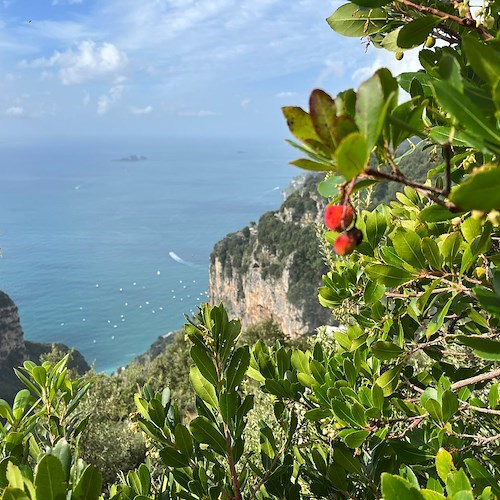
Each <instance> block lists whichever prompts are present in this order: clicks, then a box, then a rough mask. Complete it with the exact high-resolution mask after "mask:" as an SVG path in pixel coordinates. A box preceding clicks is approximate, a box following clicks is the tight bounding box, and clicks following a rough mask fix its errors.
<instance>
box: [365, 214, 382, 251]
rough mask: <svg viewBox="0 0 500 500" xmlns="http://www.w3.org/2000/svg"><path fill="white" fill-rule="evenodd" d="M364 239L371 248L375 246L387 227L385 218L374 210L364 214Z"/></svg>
mask: <svg viewBox="0 0 500 500" xmlns="http://www.w3.org/2000/svg"><path fill="white" fill-rule="evenodd" d="M365 225H366V239H367V241H368V243H369V244H370V246H371V247H372V248H375V247H376V246H377V245H378V244H379V243H380V241H381V240H382V238H383V237H384V234H385V231H386V229H387V218H386V217H385V216H384V215H383V214H381V213H380V212H378V211H376V210H374V211H373V212H370V213H369V214H368V215H367V216H366V221H365Z"/></svg>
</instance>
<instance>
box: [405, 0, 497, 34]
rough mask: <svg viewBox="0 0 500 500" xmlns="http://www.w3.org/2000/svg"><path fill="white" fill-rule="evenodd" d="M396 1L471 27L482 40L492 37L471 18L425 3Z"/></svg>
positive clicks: (406, 0)
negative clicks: (449, 12)
mask: <svg viewBox="0 0 500 500" xmlns="http://www.w3.org/2000/svg"><path fill="white" fill-rule="evenodd" d="M398 1H399V2H400V3H402V4H403V5H406V6H407V7H411V8H412V9H414V10H417V11H418V12H424V13H425V14H432V15H434V16H438V17H440V18H442V19H443V21H446V20H447V19H449V20H450V21H453V22H454V23H456V24H458V25H460V26H465V27H466V28H471V29H473V30H475V31H477V32H478V33H479V34H480V35H481V36H482V37H483V39H484V40H491V39H492V38H493V36H492V35H490V34H489V33H488V32H487V31H486V30H485V29H484V28H482V27H481V26H476V23H475V21H474V19H472V18H469V17H466V18H462V17H458V16H455V15H453V14H448V13H447V12H443V11H442V10H439V9H435V8H433V7H427V6H426V5H418V4H416V3H413V2H411V1H410V0H398Z"/></svg>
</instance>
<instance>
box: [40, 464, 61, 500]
mask: <svg viewBox="0 0 500 500" xmlns="http://www.w3.org/2000/svg"><path fill="white" fill-rule="evenodd" d="M35 489H36V498H37V500H65V499H66V481H65V479H64V471H63V467H62V464H61V462H60V460H59V459H58V458H56V457H54V456H52V455H45V456H44V457H43V458H42V459H41V460H40V462H38V465H37V467H36V474H35Z"/></svg>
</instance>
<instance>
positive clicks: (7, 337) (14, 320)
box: [0, 291, 25, 367]
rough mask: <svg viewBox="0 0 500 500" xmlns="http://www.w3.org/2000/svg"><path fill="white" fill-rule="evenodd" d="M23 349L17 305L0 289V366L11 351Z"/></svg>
mask: <svg viewBox="0 0 500 500" xmlns="http://www.w3.org/2000/svg"><path fill="white" fill-rule="evenodd" d="M24 349H25V346H24V339H23V330H22V329H21V323H20V321H19V314H18V312H17V306H16V304H14V302H13V301H12V300H11V298H10V297H9V296H8V295H7V294H6V293H4V292H2V291H0V367H1V366H2V364H3V363H5V361H6V359H7V358H8V357H9V355H10V353H11V352H12V351H18V350H24Z"/></svg>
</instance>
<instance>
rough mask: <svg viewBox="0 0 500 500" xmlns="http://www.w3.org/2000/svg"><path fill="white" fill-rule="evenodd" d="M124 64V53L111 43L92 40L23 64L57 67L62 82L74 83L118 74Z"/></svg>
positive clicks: (65, 83)
mask: <svg viewBox="0 0 500 500" xmlns="http://www.w3.org/2000/svg"><path fill="white" fill-rule="evenodd" d="M126 65H127V55H126V54H125V52H122V51H120V50H119V49H118V48H117V47H116V46H115V45H113V44H112V43H102V44H100V45H98V44H96V43H95V42H93V41H90V40H85V41H83V42H80V43H79V44H78V45H77V46H76V47H75V49H69V50H67V51H65V52H55V53H54V54H53V55H52V56H51V57H50V58H49V59H46V58H44V57H42V58H39V59H36V60H35V61H32V62H31V63H26V62H25V63H24V64H23V66H28V67H34V68H52V67H54V68H59V71H58V75H59V78H60V80H61V82H62V83H63V84H64V85H75V84H80V83H83V82H85V81H90V80H98V79H103V78H109V77H114V78H116V77H117V76H118V75H119V72H120V71H122V70H123V69H124V68H125V66H126Z"/></svg>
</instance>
